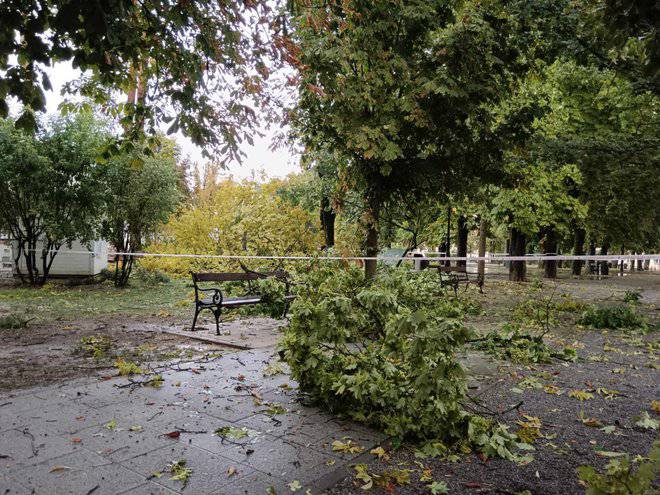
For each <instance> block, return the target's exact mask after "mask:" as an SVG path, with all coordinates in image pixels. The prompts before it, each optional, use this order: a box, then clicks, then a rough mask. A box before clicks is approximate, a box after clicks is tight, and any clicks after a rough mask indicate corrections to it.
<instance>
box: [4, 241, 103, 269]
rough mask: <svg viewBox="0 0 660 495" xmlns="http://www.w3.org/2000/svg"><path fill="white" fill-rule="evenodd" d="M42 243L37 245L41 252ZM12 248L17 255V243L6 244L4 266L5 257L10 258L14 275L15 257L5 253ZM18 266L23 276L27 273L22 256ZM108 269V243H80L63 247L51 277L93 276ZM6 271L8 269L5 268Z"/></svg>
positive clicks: (38, 255)
mask: <svg viewBox="0 0 660 495" xmlns="http://www.w3.org/2000/svg"><path fill="white" fill-rule="evenodd" d="M41 247H42V245H41V243H37V249H38V250H41ZM8 248H11V250H13V252H14V253H15V252H16V251H15V250H16V249H17V243H16V241H12V242H11V244H10V245H9V246H7V245H6V244H5V245H4V247H2V249H3V253H2V254H3V258H2V261H3V264H4V262H5V261H4V259H5V256H8V259H9V266H10V267H11V268H12V271H13V274H16V273H17V270H16V266H14V262H13V256H12V255H11V254H9V253H6V254H5V253H4V251H8V250H9V249H8ZM40 256H41V253H40V252H37V257H38V260H37V263H38V267H39V268H40V265H41V258H40ZM18 266H19V268H20V270H21V272H22V273H23V274H26V273H27V267H26V265H25V259H24V258H23V257H22V256H21V259H20V261H19V262H18ZM107 267H108V243H107V242H106V241H103V240H97V241H91V242H90V243H89V245H84V244H82V243H80V242H78V241H76V242H74V243H72V244H71V247H69V246H66V245H65V246H62V247H61V248H60V250H59V252H58V253H57V256H55V259H54V260H53V265H52V266H51V268H50V273H49V276H53V277H75V276H92V275H97V274H98V273H100V272H101V270H103V269H104V268H107ZM5 269H6V268H5Z"/></svg>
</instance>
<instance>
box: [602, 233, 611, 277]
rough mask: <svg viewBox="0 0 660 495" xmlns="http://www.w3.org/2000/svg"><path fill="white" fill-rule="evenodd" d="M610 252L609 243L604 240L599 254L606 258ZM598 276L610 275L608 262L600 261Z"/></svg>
mask: <svg viewBox="0 0 660 495" xmlns="http://www.w3.org/2000/svg"><path fill="white" fill-rule="evenodd" d="M609 250H610V241H609V240H607V239H605V240H604V241H603V245H602V246H601V248H600V254H601V255H602V256H607V253H608V251H609ZM600 274H601V275H609V274H610V263H609V261H605V260H603V261H601V262H600Z"/></svg>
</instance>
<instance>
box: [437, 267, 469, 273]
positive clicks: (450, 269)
mask: <svg viewBox="0 0 660 495" xmlns="http://www.w3.org/2000/svg"><path fill="white" fill-rule="evenodd" d="M437 268H438V271H441V272H443V273H452V272H455V273H467V268H466V267H464V266H439V267H437Z"/></svg>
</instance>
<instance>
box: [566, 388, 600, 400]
mask: <svg viewBox="0 0 660 495" xmlns="http://www.w3.org/2000/svg"><path fill="white" fill-rule="evenodd" d="M568 396H569V397H573V398H574V399H577V400H579V401H584V400H590V399H593V398H594V394H592V393H590V392H586V391H584V390H571V391H570V392H569V393H568Z"/></svg>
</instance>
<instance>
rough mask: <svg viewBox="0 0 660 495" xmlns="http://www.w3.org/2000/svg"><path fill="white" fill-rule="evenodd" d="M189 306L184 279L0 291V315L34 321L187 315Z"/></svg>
mask: <svg viewBox="0 0 660 495" xmlns="http://www.w3.org/2000/svg"><path fill="white" fill-rule="evenodd" d="M192 307H193V295H192V288H191V287H190V282H189V281H188V280H185V279H179V280H172V281H170V282H168V283H161V284H149V283H145V282H142V281H140V280H134V281H132V282H131V285H130V286H129V287H127V288H125V289H117V288H115V287H114V286H113V285H112V283H111V282H102V283H99V284H93V285H81V286H77V287H67V286H65V285H63V284H61V283H59V282H49V283H47V284H46V285H45V286H44V287H41V288H33V287H12V288H4V287H3V288H0V313H4V312H9V313H11V314H29V315H30V317H32V318H35V319H36V320H37V321H40V320H53V319H65V320H67V319H75V318H79V317H81V316H97V315H131V316H147V315H156V316H183V315H186V316H189V314H190V312H191V308H192Z"/></svg>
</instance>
